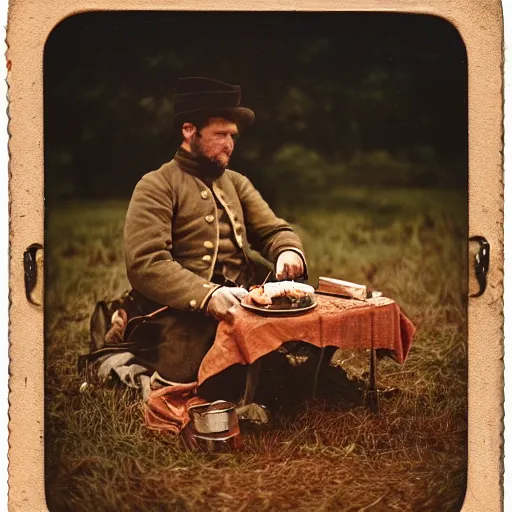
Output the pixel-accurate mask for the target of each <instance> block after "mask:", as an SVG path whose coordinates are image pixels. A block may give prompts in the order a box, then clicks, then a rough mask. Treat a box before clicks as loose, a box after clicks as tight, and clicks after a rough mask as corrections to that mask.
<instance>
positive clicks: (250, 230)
mask: <svg viewBox="0 0 512 512" xmlns="http://www.w3.org/2000/svg"><path fill="white" fill-rule="evenodd" d="M232 176H233V182H234V184H235V187H236V189H237V191H238V195H239V197H240V201H241V203H242V208H243V211H244V218H245V224H246V227H247V237H248V239H249V242H250V243H251V246H252V247H253V248H254V249H255V250H257V251H258V252H260V253H261V254H262V255H263V256H264V257H265V258H267V259H268V260H269V261H271V262H272V263H276V262H277V259H278V257H279V255H280V254H281V253H283V252H285V251H293V252H295V253H297V254H298V255H299V256H300V258H301V259H302V262H303V265H304V275H305V277H306V278H307V269H306V258H305V256H304V249H303V247H302V243H301V240H300V238H299V237H298V236H297V234H296V233H294V231H293V229H292V227H291V226H290V224H288V223H287V222H286V221H285V220H283V219H280V218H279V217H277V216H276V214H275V213H274V212H273V211H272V209H271V208H270V206H269V205H268V204H267V202H266V201H265V200H264V199H263V198H262V197H261V194H260V193H259V192H258V191H257V190H256V189H255V188H254V186H253V185H252V183H251V182H250V181H249V179H248V178H246V177H245V176H243V175H241V174H238V173H233V174H232Z"/></svg>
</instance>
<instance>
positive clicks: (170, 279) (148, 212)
mask: <svg viewBox="0 0 512 512" xmlns="http://www.w3.org/2000/svg"><path fill="white" fill-rule="evenodd" d="M172 196H173V194H172V188H171V186H170V184H169V183H168V182H167V181H166V179H165V178H164V177H163V176H162V174H160V173H158V172H153V173H149V174H147V175H145V176H144V177H143V178H142V179H141V180H140V181H139V183H138V184H137V186H136V187H135V190H134V192H133V195H132V199H131V201H130V205H129V207H128V211H127V214H126V222H125V226H124V253H125V260H126V270H127V274H128V279H129V281H130V283H131V285H132V286H133V288H135V289H136V290H137V291H139V292H140V293H142V294H143V295H145V296H146V297H147V298H148V299H151V300H152V301H154V302H157V303H158V304H163V305H166V306H170V307H171V308H175V309H180V310H199V309H202V308H204V307H205V305H206V303H207V301H208V299H209V297H210V296H211V294H212V293H213V292H214V291H215V290H216V289H217V288H218V286H217V285H214V284H212V283H210V282H209V281H208V280H207V279H204V278H202V277H200V276H198V275H197V274H194V273H193V272H191V271H190V270H187V269H185V268H183V267H182V266H181V265H180V264H179V263H178V262H177V261H175V260H173V258H172V256H171V249H172V229H171V221H172V214H173V204H172V203H173V201H172Z"/></svg>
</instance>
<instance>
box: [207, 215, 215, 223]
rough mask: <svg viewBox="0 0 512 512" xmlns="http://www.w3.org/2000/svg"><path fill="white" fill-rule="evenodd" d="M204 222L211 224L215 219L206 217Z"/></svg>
mask: <svg viewBox="0 0 512 512" xmlns="http://www.w3.org/2000/svg"><path fill="white" fill-rule="evenodd" d="M205 220H206V222H209V223H210V224H211V223H212V222H213V221H214V220H215V217H214V216H213V215H207V216H206V217H205Z"/></svg>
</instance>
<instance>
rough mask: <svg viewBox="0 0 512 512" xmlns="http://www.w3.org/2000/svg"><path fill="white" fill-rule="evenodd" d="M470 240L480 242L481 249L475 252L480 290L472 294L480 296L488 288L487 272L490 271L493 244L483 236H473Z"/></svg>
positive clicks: (476, 273) (476, 272)
mask: <svg viewBox="0 0 512 512" xmlns="http://www.w3.org/2000/svg"><path fill="white" fill-rule="evenodd" d="M469 241H470V242H478V243H479V244H480V249H479V250H478V252H477V253H476V254H475V275H476V279H477V281H478V285H479V287H480V290H479V291H478V292H477V293H473V294H472V295H470V297H480V295H482V294H483V293H484V292H485V289H486V288H487V272H488V271H489V256H490V253H491V246H490V244H489V242H488V241H487V240H486V239H485V238H484V237H483V236H472V237H471V238H470V239H469Z"/></svg>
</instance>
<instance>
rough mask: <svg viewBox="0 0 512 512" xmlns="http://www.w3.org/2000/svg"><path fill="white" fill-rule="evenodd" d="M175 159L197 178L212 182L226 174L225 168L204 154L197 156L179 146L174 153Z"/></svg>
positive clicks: (183, 168)
mask: <svg viewBox="0 0 512 512" xmlns="http://www.w3.org/2000/svg"><path fill="white" fill-rule="evenodd" d="M174 161H175V162H176V163H177V164H178V166H179V167H180V169H182V170H183V171H185V172H187V173H188V174H192V175H193V176H195V177H196V178H199V179H200V180H202V181H204V182H205V183H207V184H211V183H212V182H213V181H215V180H216V179H218V178H220V177H221V176H222V174H224V170H225V169H224V168H222V167H219V166H218V165H215V164H214V163H212V162H210V160H208V159H206V158H205V157H203V156H196V155H193V154H192V153H190V152H189V151H187V150H185V149H183V148H181V147H180V148H178V150H177V151H176V154H175V155H174Z"/></svg>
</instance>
